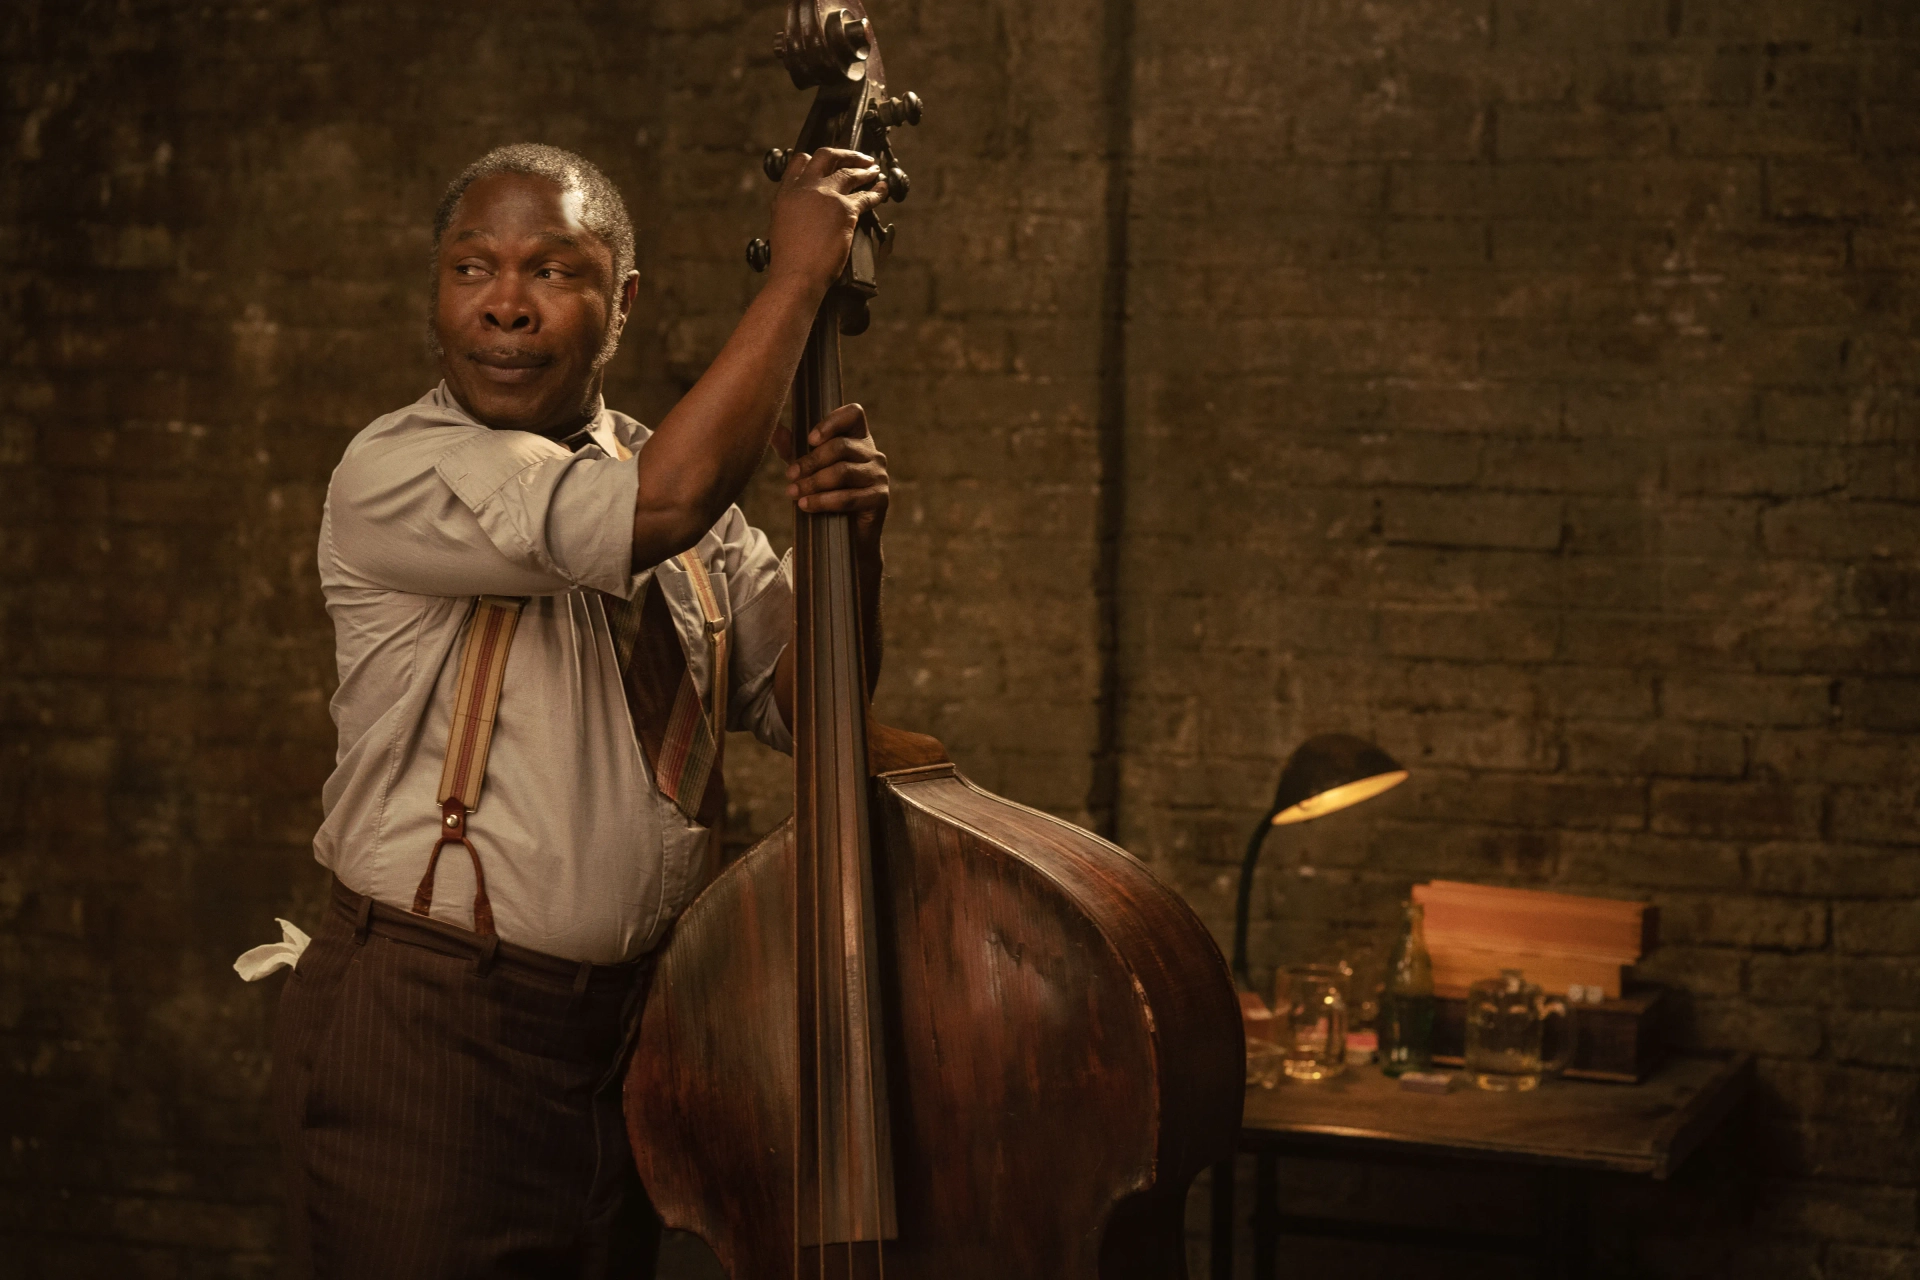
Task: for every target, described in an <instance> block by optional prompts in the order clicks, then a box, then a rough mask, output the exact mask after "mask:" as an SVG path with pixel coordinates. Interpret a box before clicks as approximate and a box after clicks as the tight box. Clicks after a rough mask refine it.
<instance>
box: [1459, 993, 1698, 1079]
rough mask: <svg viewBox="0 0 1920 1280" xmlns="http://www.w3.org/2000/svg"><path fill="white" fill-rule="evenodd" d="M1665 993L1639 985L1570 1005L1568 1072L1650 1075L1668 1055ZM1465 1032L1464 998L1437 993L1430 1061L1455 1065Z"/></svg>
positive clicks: (1608, 1076)
mask: <svg viewBox="0 0 1920 1280" xmlns="http://www.w3.org/2000/svg"><path fill="white" fill-rule="evenodd" d="M1665 994H1666V993H1665V989H1664V988H1662V987H1655V986H1641V987H1635V988H1634V989H1633V990H1631V991H1629V992H1627V993H1626V994H1625V995H1623V996H1622V997H1621V998H1620V999H1618V1000H1603V1001H1601V1002H1600V1003H1599V1004H1575V1005H1569V1006H1568V1008H1569V1009H1570V1010H1572V1012H1573V1021H1574V1029H1575V1033H1576V1034H1577V1035H1578V1036H1579V1042H1578V1043H1577V1044H1576V1045H1575V1046H1574V1051H1573V1064H1572V1065H1571V1066H1569V1067H1568V1068H1567V1075H1568V1076H1570V1077H1572V1078H1573V1079H1576V1080H1605V1081H1610V1082H1612V1083H1615V1084H1639V1083H1640V1082H1641V1081H1642V1080H1644V1079H1646V1078H1647V1077H1648V1076H1650V1075H1652V1074H1653V1072H1654V1071H1655V1070H1656V1069H1658V1067H1659V1066H1660V1064H1661V1063H1662V1062H1663V1061H1665V1060H1666V1056H1667V1044H1666V1027H1665V1025H1664V1023H1663V1015H1664V1014H1665V1011H1666V1004H1667V1001H1666V999H1665ZM1466 1034H1467V1002H1466V1001H1465V1000H1456V999H1452V998H1450V997H1447V996H1441V997H1440V999H1439V1006H1438V1008H1437V1009H1436V1011H1435V1014H1434V1021H1433V1059H1434V1061H1435V1062H1437V1063H1439V1064H1441V1065H1442V1066H1448V1067H1457V1066H1460V1065H1461V1061H1462V1059H1461V1054H1462V1053H1464V1052H1465V1046H1466Z"/></svg>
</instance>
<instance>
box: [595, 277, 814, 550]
mask: <svg viewBox="0 0 1920 1280" xmlns="http://www.w3.org/2000/svg"><path fill="white" fill-rule="evenodd" d="M822 296H824V287H822V288H815V287H814V286H812V285H811V284H809V283H808V282H807V281H806V280H805V279H803V278H801V277H799V276H796V275H780V276H776V277H775V278H773V279H771V280H769V281H767V284H766V287H765V288H764V289H762V290H761V291H760V294H759V296H758V297H756V298H755V299H754V300H753V304H752V305H751V306H750V307H748V308H747V313H746V315H745V316H744V317H742V318H741V321H740V324H739V326H738V327H737V328H735V329H734V331H733V336H732V337H731V338H729V339H728V340H727V345H726V346H725V347H723V348H721V351H720V354H719V356H718V357H716V358H715V360H714V362H713V364H712V365H710V366H709V367H708V369H707V371H706V373H705V374H703V375H701V378H700V381H698V382H697V383H695V384H694V386H693V389H692V390H691V391H689V392H687V394H686V396H685V397H684V398H683V399H682V400H681V401H680V403H679V404H677V405H675V406H674V407H673V410H672V412H670V413H668V414H667V416H666V418H665V419H663V420H662V421H661V423H660V426H659V429H658V430H657V431H656V432H655V433H654V436H653V438H652V439H651V440H649V441H648V442H647V449H646V465H644V466H642V467H641V468H640V489H639V493H638V494H637V495H636V497H635V500H634V513H633V564H634V568H635V569H636V570H638V569H643V568H646V567H648V566H650V565H655V564H658V563H660V562H661V561H662V560H665V559H667V558H668V557H669V556H673V555H676V554H678V553H679V552H681V551H684V550H686V549H687V548H688V547H690V546H692V545H693V544H694V543H695V542H697V541H699V539H700V535H701V534H703V533H705V532H706V531H707V529H708V528H710V527H711V526H712V525H713V522H714V521H716V520H718V519H719V518H720V516H721V514H722V513H723V512H725V511H726V509H727V505H728V504H729V503H731V502H733V501H734V499H735V498H737V497H738V496H739V495H740V492H741V490H743V489H745V488H746V486H747V482H748V480H750V479H751V478H752V476H753V473H754V469H755V468H756V467H757V466H759V464H760V459H761V458H762V457H763V456H764V455H765V453H766V451H767V441H768V439H769V438H770V437H771V436H772V434H773V427H774V423H775V422H776V421H778V419H779V416H780V406H781V404H782V402H783V401H784V400H785V399H786V395H787V389H788V388H789V387H791V386H792V385H793V375H794V370H795V369H796V368H797V367H798V366H799V363H800V356H801V353H802V352H804V351H805V350H806V345H807V333H808V331H809V330H810V329H811V328H812V326H813V318H814V313H815V312H816V311H817V310H818V308H819V305H820V300H821V298H822Z"/></svg>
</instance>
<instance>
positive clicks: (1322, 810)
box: [1273, 769, 1407, 827]
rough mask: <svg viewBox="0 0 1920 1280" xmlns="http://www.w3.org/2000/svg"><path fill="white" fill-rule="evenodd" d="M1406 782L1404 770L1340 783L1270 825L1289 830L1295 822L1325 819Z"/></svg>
mask: <svg viewBox="0 0 1920 1280" xmlns="http://www.w3.org/2000/svg"><path fill="white" fill-rule="evenodd" d="M1406 780H1407V771H1406V770H1405V769H1396V770H1395V771H1394V772H1392V773H1381V774H1376V775H1374V776H1373V777H1371V778H1362V779H1360V781H1358V782H1348V783H1343V784H1341V785H1340V786H1337V787H1333V788H1330V789H1328V790H1326V791H1322V792H1321V793H1320V794H1319V795H1317V796H1308V797H1307V798H1306V799H1305V800H1302V801H1301V802H1300V803H1299V804H1296V805H1294V806H1293V807H1292V808H1290V809H1282V810H1281V811H1280V812H1279V813H1278V814H1276V815H1274V819H1273V825H1274V826H1276V827H1284V826H1289V825H1291V824H1293V823H1295V822H1311V821H1313V820H1314V819H1315V818H1324V817H1326V816H1327V815H1328V814H1330V813H1332V812H1334V811H1335V810H1337V809H1344V808H1346V807H1347V806H1348V805H1350V804H1359V803H1360V802H1361V801H1362V800H1371V799H1373V797H1375V796H1377V795H1379V794H1380V793H1381V792H1382V791H1388V790H1391V789H1392V788H1394V787H1397V786H1399V785H1400V784H1401V783H1403V782H1405V781H1406Z"/></svg>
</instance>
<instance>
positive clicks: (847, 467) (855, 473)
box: [787, 462, 887, 498]
mask: <svg viewBox="0 0 1920 1280" xmlns="http://www.w3.org/2000/svg"><path fill="white" fill-rule="evenodd" d="M886 478H887V473H886V472H885V471H883V470H881V469H880V468H879V467H876V466H873V465H872V464H871V463H866V462H836V463H834V464H833V465H832V466H830V467H822V468H821V469H820V470H819V471H816V472H814V473H813V474H812V475H810V476H803V477H802V478H801V479H800V480H798V481H796V482H795V483H793V484H790V485H788V486H787V496H788V497H789V498H800V497H804V496H806V495H807V494H809V493H829V492H831V491H833V490H835V489H869V488H872V487H873V486H874V485H877V484H882V483H884V482H885V481H886Z"/></svg>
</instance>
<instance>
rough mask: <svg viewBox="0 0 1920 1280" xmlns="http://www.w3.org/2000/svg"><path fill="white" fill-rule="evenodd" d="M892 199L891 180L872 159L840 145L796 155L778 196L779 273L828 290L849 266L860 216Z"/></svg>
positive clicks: (775, 221) (776, 246)
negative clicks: (889, 192)
mask: <svg viewBox="0 0 1920 1280" xmlns="http://www.w3.org/2000/svg"><path fill="white" fill-rule="evenodd" d="M886 198H887V181H886V177H885V176H884V175H883V174H882V173H881V172H880V166H879V165H877V164H875V163H874V160H873V157H872V156H868V155H862V154H861V153H860V152H858V151H846V150H843V149H841V148H839V147H822V148H820V150H818V151H816V152H814V153H813V154H812V155H808V154H807V153H806V152H804V151H795V152H794V153H793V154H792V155H791V156H789V157H788V159H787V170H786V174H785V176H783V177H782V178H781V179H780V191H779V194H777V195H776V196H774V198H773V231H772V233H771V235H770V237H769V238H770V239H771V240H772V242H773V255H772V263H771V270H772V272H773V274H775V275H787V274H793V275H797V276H798V277H799V278H801V279H802V280H804V281H806V283H807V284H808V285H809V286H810V287H811V288H814V289H820V290H824V289H825V288H826V287H827V286H828V285H830V284H832V283H833V281H834V279H835V278H836V277H837V276H839V274H840V268H841V267H842V266H844V265H845V264H846V261H847V251H848V250H849V249H850V248H851V247H852V246H853V228H854V226H855V224H857V223H858V222H859V221H860V215H861V214H862V213H865V212H866V211H867V210H868V209H871V208H873V207H874V206H875V205H877V204H879V203H880V202H881V201H883V200H885V199H886Z"/></svg>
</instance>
